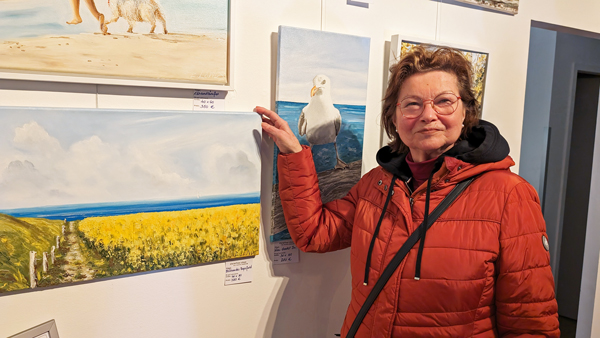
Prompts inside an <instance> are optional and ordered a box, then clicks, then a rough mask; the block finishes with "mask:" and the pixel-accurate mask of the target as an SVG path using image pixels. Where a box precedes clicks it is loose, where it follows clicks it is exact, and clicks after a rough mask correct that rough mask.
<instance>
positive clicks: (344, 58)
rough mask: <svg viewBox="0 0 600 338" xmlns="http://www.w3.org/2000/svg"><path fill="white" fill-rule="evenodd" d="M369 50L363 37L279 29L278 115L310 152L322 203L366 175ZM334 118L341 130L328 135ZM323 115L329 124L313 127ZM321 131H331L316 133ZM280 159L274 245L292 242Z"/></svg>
mask: <svg viewBox="0 0 600 338" xmlns="http://www.w3.org/2000/svg"><path fill="white" fill-rule="evenodd" d="M370 48H371V38H369V37H365V36H358V35H352V34H341V33H335V32H327V31H319V30H314V29H306V28H299V27H291V26H284V25H282V26H279V30H278V52H277V80H276V95H275V97H276V106H275V111H276V113H277V114H278V115H279V117H281V118H282V119H283V120H285V121H286V122H287V123H288V125H289V126H290V130H291V131H292V133H294V135H295V136H296V137H297V138H298V140H299V142H300V144H302V145H305V146H307V147H310V148H311V154H312V158H313V161H314V163H315V170H316V173H317V176H318V179H319V189H320V191H321V199H322V201H323V203H327V202H329V201H333V200H336V199H340V198H343V197H344V196H345V195H346V194H347V193H348V191H349V190H350V189H351V188H352V187H353V186H354V185H355V184H356V183H357V182H358V181H359V180H360V177H361V174H362V158H363V148H364V146H363V145H364V143H363V142H364V128H365V116H366V109H367V98H366V96H367V94H366V93H367V91H368V82H369V81H368V74H369V58H370ZM313 51H314V55H313ZM317 56H318V57H317ZM311 87H313V88H312V89H311ZM336 112H337V113H336ZM336 114H337V116H338V118H337V121H338V123H339V125H338V127H337V128H339V129H337V130H336V131H335V132H334V131H333V129H329V130H327V126H329V127H332V126H334V125H335V123H334V122H333V121H334V120H335V119H336V118H335V115H336ZM324 115H326V116H328V119H329V121H327V122H326V123H323V124H321V125H319V123H315V122H312V121H315V120H316V119H315V116H324ZM311 116H312V117H311ZM309 121H311V122H309ZM311 123H312V124H311ZM301 124H302V126H303V127H300V125H301ZM322 126H326V127H325V128H323V130H327V132H320V133H317V132H315V130H318V129H319V128H322ZM301 130H302V131H301ZM311 133H313V134H312V135H313V136H312V138H310V137H309V135H310V134H311ZM334 133H337V134H335V136H334V137H331V135H333V134H334ZM317 135H318V136H317ZM324 139H326V141H324ZM311 142H312V143H311ZM338 149H339V151H338ZM278 154H279V150H278V148H277V147H275V149H274V157H273V172H272V176H273V180H272V189H271V203H270V209H271V210H270V216H271V217H270V241H271V242H277V241H282V240H290V239H291V235H290V233H289V231H288V228H287V224H286V221H285V217H284V214H283V207H282V203H281V199H280V195H279V178H278V172H277V168H276V166H277V157H278Z"/></svg>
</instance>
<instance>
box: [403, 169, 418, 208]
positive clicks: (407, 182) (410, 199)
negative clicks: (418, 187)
mask: <svg viewBox="0 0 600 338" xmlns="http://www.w3.org/2000/svg"><path fill="white" fill-rule="evenodd" d="M411 179H412V177H409V178H408V179H407V180H406V181H404V185H406V189H408V193H409V197H408V201H409V202H410V213H411V214H412V211H413V204H414V203H415V200H414V198H412V194H413V191H412V189H411V188H410V184H409V183H410V180H411Z"/></svg>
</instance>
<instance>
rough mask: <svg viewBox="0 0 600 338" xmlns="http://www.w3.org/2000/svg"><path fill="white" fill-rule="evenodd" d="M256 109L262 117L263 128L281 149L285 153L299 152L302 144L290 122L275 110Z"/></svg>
mask: <svg viewBox="0 0 600 338" xmlns="http://www.w3.org/2000/svg"><path fill="white" fill-rule="evenodd" d="M254 111H255V112H257V113H258V114H259V115H260V116H261V117H262V124H261V126H262V129H263V131H264V132H265V133H267V135H269V137H270V138H271V139H272V140H273V141H275V144H277V147H278V148H279V151H280V152H281V153H283V154H290V153H298V152H300V151H302V146H301V145H300V142H298V139H297V138H296V135H294V133H293V132H292V130H291V129H290V126H289V125H288V123H287V122H286V121H285V120H284V119H282V118H281V117H279V115H277V114H276V113H275V112H273V111H271V110H268V109H267V108H264V107H256V108H254Z"/></svg>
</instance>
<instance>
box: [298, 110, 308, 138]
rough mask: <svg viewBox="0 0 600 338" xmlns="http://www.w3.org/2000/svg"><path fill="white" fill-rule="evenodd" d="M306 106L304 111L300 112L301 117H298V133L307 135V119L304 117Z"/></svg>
mask: <svg viewBox="0 0 600 338" xmlns="http://www.w3.org/2000/svg"><path fill="white" fill-rule="evenodd" d="M305 108H306V107H305ZM305 108H302V113H300V118H299V119H298V133H299V134H300V136H303V135H306V119H305V118H304V109H305Z"/></svg>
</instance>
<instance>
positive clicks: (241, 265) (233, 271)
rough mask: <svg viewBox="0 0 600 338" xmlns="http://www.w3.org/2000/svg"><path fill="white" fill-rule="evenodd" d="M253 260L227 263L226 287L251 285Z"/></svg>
mask: <svg viewBox="0 0 600 338" xmlns="http://www.w3.org/2000/svg"><path fill="white" fill-rule="evenodd" d="M253 262H254V259H253V258H249V259H244V260H241V261H233V262H225V285H232V284H240V283H251V282H252V263H253Z"/></svg>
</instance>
